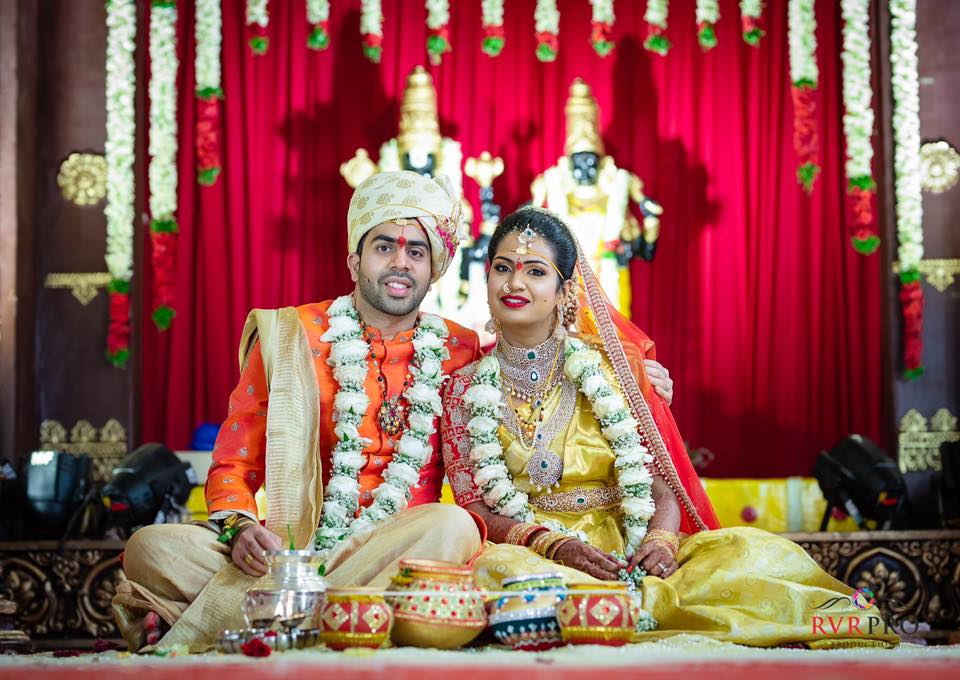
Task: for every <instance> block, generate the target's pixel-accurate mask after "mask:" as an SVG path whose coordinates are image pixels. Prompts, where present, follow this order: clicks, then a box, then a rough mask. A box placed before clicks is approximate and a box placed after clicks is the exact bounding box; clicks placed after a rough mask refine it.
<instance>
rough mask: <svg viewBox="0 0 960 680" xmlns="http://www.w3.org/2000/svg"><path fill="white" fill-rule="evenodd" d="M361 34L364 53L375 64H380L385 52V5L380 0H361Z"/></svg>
mask: <svg viewBox="0 0 960 680" xmlns="http://www.w3.org/2000/svg"><path fill="white" fill-rule="evenodd" d="M360 35H361V37H362V38H363V54H364V55H365V56H366V57H367V59H369V60H370V61H372V62H373V63H374V64H379V63H380V56H381V54H382V53H383V7H382V6H381V4H380V0H361V2H360Z"/></svg>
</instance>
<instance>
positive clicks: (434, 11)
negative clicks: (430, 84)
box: [426, 0, 450, 65]
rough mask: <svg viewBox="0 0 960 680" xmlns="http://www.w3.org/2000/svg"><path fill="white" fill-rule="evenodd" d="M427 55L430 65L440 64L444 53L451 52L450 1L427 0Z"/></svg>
mask: <svg viewBox="0 0 960 680" xmlns="http://www.w3.org/2000/svg"><path fill="white" fill-rule="evenodd" d="M426 7H427V29H429V30H428V34H427V54H428V55H429V57H430V63H431V64H434V65H437V64H439V63H440V61H441V58H442V57H443V53H444V52H449V51H450V28H449V24H450V0H426Z"/></svg>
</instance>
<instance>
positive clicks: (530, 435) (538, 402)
mask: <svg viewBox="0 0 960 680" xmlns="http://www.w3.org/2000/svg"><path fill="white" fill-rule="evenodd" d="M562 351H563V345H562V344H561V343H559V342H558V343H557V351H556V352H555V353H554V355H553V364H552V366H551V367H550V373H549V375H548V376H547V382H546V383H545V384H544V389H543V391H542V392H539V393H535V394H531V395H525V394H521V393H520V392H519V391H518V390H517V389H516V387H515V386H514V384H513V380H511V379H510V376H509V375H507V373H506V371H504V372H503V378H504V381H505V382H506V385H507V400H508V401H509V402H510V408H511V409H513V412H514V414H516V416H517V424H518V425H519V426H520V432H521V435H522V436H521V439H522V440H523V443H524V445H526V446H527V448H532V447H533V446H534V444H535V443H536V441H537V430H539V429H540V425H541V423H543V411H544V409H543V398H544V397H545V396H546V393H547V391H548V390H549V389H550V386H551V385H552V384H553V376H554V375H555V374H556V371H557V364H558V363H559V360H560V354H561V352H562ZM514 397H517V398H519V399H521V400H522V401H525V402H527V403H528V404H529V405H530V416H529V417H528V418H524V417H523V416H522V415H521V414H520V408H519V407H518V406H514V403H513V398H514Z"/></svg>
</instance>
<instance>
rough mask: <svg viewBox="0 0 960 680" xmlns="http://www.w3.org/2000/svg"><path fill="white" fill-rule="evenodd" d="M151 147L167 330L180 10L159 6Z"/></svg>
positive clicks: (156, 300)
mask: <svg viewBox="0 0 960 680" xmlns="http://www.w3.org/2000/svg"><path fill="white" fill-rule="evenodd" d="M149 49H150V83H149V86H148V94H149V100H150V105H149V123H150V133H149V147H148V149H147V151H148V155H149V158H148V167H147V182H148V191H149V194H150V218H151V219H150V241H151V244H152V246H153V248H152V253H151V256H152V258H151V259H152V263H153V313H152V315H151V316H152V318H153V322H154V324H156V326H157V328H159V329H160V330H162V331H163V330H167V329H168V328H169V327H170V324H171V323H172V321H173V317H174V316H175V315H176V312H175V311H174V309H173V273H174V269H175V267H176V254H177V251H176V248H177V232H178V228H177V221H176V212H177V70H178V67H179V62H178V59H177V7H176V3H175V2H173V1H172V0H153V3H152V5H151V7H150V45H149Z"/></svg>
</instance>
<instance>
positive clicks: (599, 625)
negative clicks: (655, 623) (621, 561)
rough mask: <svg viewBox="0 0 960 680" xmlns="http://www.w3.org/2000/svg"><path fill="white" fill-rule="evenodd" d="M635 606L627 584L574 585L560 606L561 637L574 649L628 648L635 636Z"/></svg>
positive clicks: (558, 607) (558, 612)
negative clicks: (599, 646)
mask: <svg viewBox="0 0 960 680" xmlns="http://www.w3.org/2000/svg"><path fill="white" fill-rule="evenodd" d="M635 606H636V605H635V604H634V602H633V598H632V597H631V595H630V592H629V591H628V590H627V584H626V583H620V582H613V583H610V582H607V583H590V584H587V583H583V584H575V585H571V586H570V588H569V591H568V593H567V597H566V598H565V599H564V600H563V602H561V603H560V604H558V605H557V620H558V621H559V622H560V634H561V635H562V637H563V640H564V641H565V642H568V643H570V644H574V645H586V644H590V645H611V646H619V645H625V644H626V643H628V642H629V641H630V637H631V636H632V635H633V632H634V615H635V612H634V608H635Z"/></svg>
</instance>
